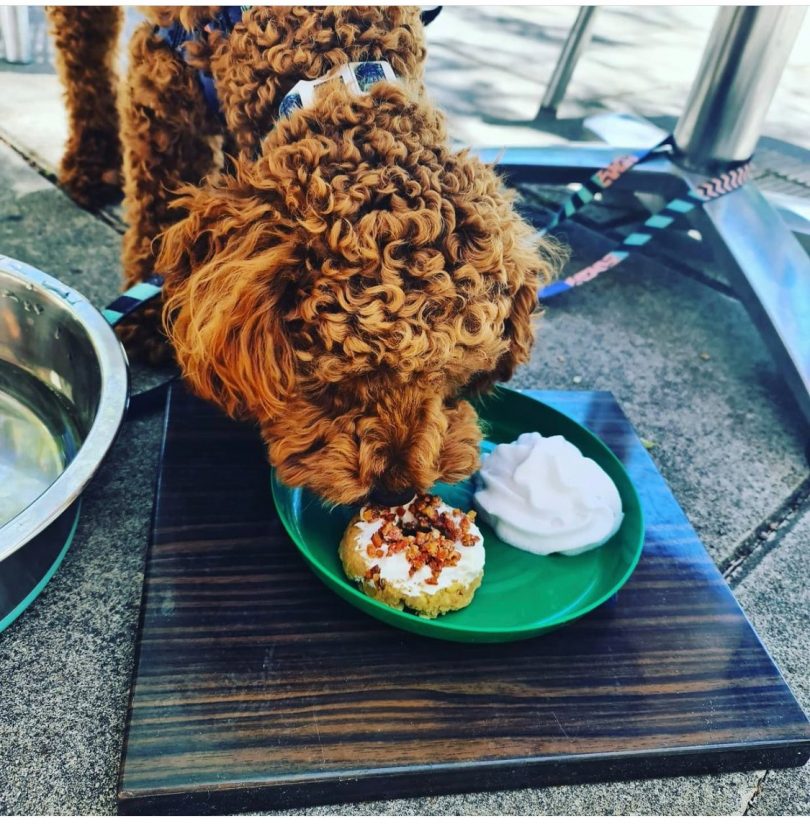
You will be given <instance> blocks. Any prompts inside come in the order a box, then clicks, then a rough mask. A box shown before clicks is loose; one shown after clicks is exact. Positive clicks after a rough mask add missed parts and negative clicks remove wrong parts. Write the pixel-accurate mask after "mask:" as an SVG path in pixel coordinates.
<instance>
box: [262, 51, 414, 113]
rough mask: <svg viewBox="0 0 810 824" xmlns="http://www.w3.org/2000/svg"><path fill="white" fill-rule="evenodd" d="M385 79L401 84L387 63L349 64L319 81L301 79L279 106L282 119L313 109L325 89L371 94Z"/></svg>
mask: <svg viewBox="0 0 810 824" xmlns="http://www.w3.org/2000/svg"><path fill="white" fill-rule="evenodd" d="M381 80H390V81H391V82H392V83H397V82H399V81H398V78H397V76H396V74H395V73H394V70H393V69H392V68H391V64H390V63H388V62H387V61H385V60H374V61H368V62H365V63H347V64H346V65H345V66H340V68H338V69H335V70H334V71H332V72H330V73H329V74H327V75H324V76H323V77H319V78H318V79H317V80H299V81H298V82H297V83H296V84H295V85H294V86H293V87H292V89H290V91H289V92H287V94H285V95H284V97H283V98H282V100H281V104H280V105H279V107H278V113H279V117H289V116H290V115H291V114H292V113H293V112H294V111H295V110H296V109H303V108H304V107H305V106H311V105H312V103H314V102H315V99H316V97H317V95H318V92H319V91H323V90H325V87H327V86H332V85H333V84H334V85H335V86H337V85H343V86H345V87H346V88H347V89H348V90H349V91H350V92H351V93H352V94H357V95H361V94H368V90H369V89H370V88H371V87H372V86H373V85H374V84H375V83H379V82H380V81H381Z"/></svg>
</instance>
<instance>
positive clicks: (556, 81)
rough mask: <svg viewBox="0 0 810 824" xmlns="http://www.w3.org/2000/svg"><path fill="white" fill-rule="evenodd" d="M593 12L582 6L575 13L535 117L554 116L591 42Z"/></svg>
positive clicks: (593, 9)
mask: <svg viewBox="0 0 810 824" xmlns="http://www.w3.org/2000/svg"><path fill="white" fill-rule="evenodd" d="M595 11H596V7H595V6H583V7H582V8H581V9H580V10H579V12H578V13H577V19H576V20H574V25H573V26H572V27H571V31H570V32H569V33H568V38H567V39H566V41H565V45H564V46H563V48H562V52H560V57H559V60H557V65H556V66H555V67H554V73H553V74H552V75H551V80H550V81H549V84H548V88H547V89H546V93H545V96H544V97H543V101H542V103H541V104H540V111H539V112H538V113H537V117H540V116H541V115H543V114H554V113H555V112H556V111H557V107H558V106H559V105H560V102H561V101H562V99H563V97H564V96H565V90H566V89H567V88H568V83H569V81H570V80H571V75H572V74H573V73H574V69H575V68H576V65H577V62H578V61H579V58H580V56H581V55H582V52H583V51H585V48H586V47H587V45H588V43H590V42H591V29H592V28H593V15H594V12H595Z"/></svg>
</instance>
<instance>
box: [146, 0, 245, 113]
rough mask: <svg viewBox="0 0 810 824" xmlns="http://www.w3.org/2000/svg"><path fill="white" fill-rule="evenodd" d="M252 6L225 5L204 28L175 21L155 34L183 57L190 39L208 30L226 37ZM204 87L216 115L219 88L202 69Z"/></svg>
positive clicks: (209, 103)
mask: <svg viewBox="0 0 810 824" xmlns="http://www.w3.org/2000/svg"><path fill="white" fill-rule="evenodd" d="M249 8H251V7H250V6H225V7H224V8H223V9H222V10H221V11H219V12H217V13H216V14H215V15H214V17H212V18H211V20H210V21H209V22H208V23H206V25H205V26H204V27H203V28H202V29H194V30H193V31H187V30H186V29H184V28H183V27H182V26H181V25H180V23H179V22H177V21H175V22H174V23H173V24H172V25H171V26H155V34H156V35H157V36H158V37H160V38H161V40H163V41H164V42H165V43H166V44H168V45H169V47H171V48H172V49H174V51H176V52H177V53H178V54H179V55H180V56H181V57H183V59H185V54H184V50H183V46H184V44H185V43H188V42H190V41H199V40H201V39H202V38H203V37H205V35H206V34H207V33H208V32H212V31H221V32H222V33H223V34H224V35H225V36H226V37H227V35H229V34H230V33H231V31H233V27H234V26H235V25H236V24H237V23H240V22H241V20H242V13H243V12H245V11H247V10H248V9H249ZM197 76H198V77H199V80H200V86H201V87H202V91H203V97H204V98H205V104H206V106H208V110H209V111H210V112H211V113H212V114H215V115H218V114H219V112H220V109H219V98H218V97H217V89H216V86H215V85H214V78H213V76H212V75H211V74H209V73H208V72H204V71H203V70H202V69H200V70H199V71H198V72H197Z"/></svg>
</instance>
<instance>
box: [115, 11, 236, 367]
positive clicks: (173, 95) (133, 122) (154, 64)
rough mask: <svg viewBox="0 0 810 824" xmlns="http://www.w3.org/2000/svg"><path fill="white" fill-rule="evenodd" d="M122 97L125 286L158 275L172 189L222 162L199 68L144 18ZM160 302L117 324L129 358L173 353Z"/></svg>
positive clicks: (171, 214) (157, 358)
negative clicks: (157, 259)
mask: <svg viewBox="0 0 810 824" xmlns="http://www.w3.org/2000/svg"><path fill="white" fill-rule="evenodd" d="M129 66H130V67H129V74H128V77H127V82H126V86H125V88H124V90H123V94H122V97H121V137H122V143H123V150H124V209H125V213H126V218H127V222H128V228H127V232H126V235H125V236H124V246H123V268H124V285H125V286H127V287H129V286H131V285H133V284H134V283H137V282H138V281H141V280H143V279H144V278H147V277H149V276H150V275H152V274H153V273H154V263H155V256H156V251H157V243H156V238H157V236H158V235H159V234H160V233H161V232H162V231H163V230H164V229H166V228H168V227H169V226H170V225H171V224H172V223H174V222H175V221H176V220H177V219H178V217H180V215H179V214H178V212H177V210H176V209H174V208H173V207H172V198H173V192H174V190H176V189H177V187H178V186H180V185H182V184H183V183H199V182H200V181H201V180H202V179H203V178H204V177H205V176H206V175H207V174H208V173H209V172H211V171H212V170H213V169H214V168H216V167H217V166H218V165H220V164H221V151H220V148H219V147H220V145H221V140H222V138H221V134H220V125H219V123H218V121H217V118H216V116H215V115H213V114H212V113H210V112H209V111H208V109H207V107H206V105H205V100H204V98H203V95H202V90H201V88H200V85H199V81H198V78H197V75H196V71H195V70H194V69H192V68H191V67H190V66H188V65H187V64H186V63H185V62H184V61H183V59H182V58H181V57H180V55H178V54H177V53H176V52H175V51H173V50H172V49H171V48H170V47H169V46H168V45H167V44H166V43H165V42H164V41H162V40H161V39H160V38H158V37H157V36H156V35H155V34H154V33H153V27H152V26H151V25H150V24H148V23H145V24H143V25H142V26H141V27H140V28H139V29H138V30H137V31H136V32H135V34H134V35H133V39H132V43H131V46H130V59H129ZM160 312H161V307H160V306H159V305H158V304H156V303H155V304H150V305H148V306H147V307H145V308H144V309H143V310H141V311H140V312H139V313H136V314H134V315H133V316H132V319H131V320H130V321H128V322H126V323H123V324H121V326H120V327H119V330H120V334H121V338H122V340H123V341H124V343H125V345H126V347H127V349H128V351H129V352H130V354H131V355H134V356H135V357H139V358H141V359H145V360H147V361H150V362H152V363H158V362H161V361H165V360H167V359H168V358H169V357H170V348H169V344H168V342H167V340H166V338H165V336H164V335H163V332H162V327H161V321H160Z"/></svg>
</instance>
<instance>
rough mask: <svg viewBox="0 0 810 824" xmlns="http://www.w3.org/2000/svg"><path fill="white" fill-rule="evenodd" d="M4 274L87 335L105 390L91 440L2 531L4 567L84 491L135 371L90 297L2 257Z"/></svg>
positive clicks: (113, 434)
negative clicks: (48, 301)
mask: <svg viewBox="0 0 810 824" xmlns="http://www.w3.org/2000/svg"><path fill="white" fill-rule="evenodd" d="M0 272H3V274H6V275H10V276H11V277H12V278H15V279H17V280H19V281H20V283H21V284H25V283H28V284H32V283H33V284H34V285H35V286H36V287H38V288H39V289H41V290H43V291H46V292H48V293H50V296H51V297H52V298H53V299H55V300H57V301H58V302H60V303H61V304H62V306H63V308H64V310H65V311H66V312H67V313H68V314H70V315H72V316H73V317H74V318H75V319H76V320H77V321H78V322H79V324H80V325H81V326H82V328H83V329H85V330H86V332H87V336H88V338H89V340H90V344H91V345H92V347H93V351H94V353H95V356H96V359H97V363H98V367H99V372H100V375H101V385H100V391H99V400H98V408H97V410H96V414H95V417H94V418H93V423H92V425H91V427H90V430H89V432H88V433H87V437H86V438H85V439H84V441H83V443H82V445H81V446H80V447H79V450H78V452H77V453H76V456H75V457H74V458H73V460H72V461H71V462H70V463H69V464H68V465H67V467H66V468H65V469H64V471H63V472H62V473H61V474H60V475H59V477H57V479H56V480H55V481H54V482H53V483H52V484H51V485H50V486H49V487H48V488H47V489H46V490H45V491H44V492H43V493H42V494H41V495H40V496H39V497H38V498H36V499H34V500H33V501H32V502H31V503H30V504H29V505H28V506H27V507H26V508H25V509H23V510H22V511H21V512H20V513H18V514H17V515H15V516H14V517H13V518H12V519H11V520H10V521H8V522H7V523H6V524H4V525H3V526H0V561H4V560H5V559H6V558H9V557H10V556H11V555H13V554H14V553H15V552H17V551H18V550H19V549H21V548H22V547H23V546H25V545H26V544H27V543H28V542H29V541H30V540H31V539H33V538H34V537H35V536H36V535H38V534H39V533H40V532H42V530H44V529H45V528H46V527H48V526H49V525H50V524H51V523H53V521H55V520H56V518H58V517H59V516H60V515H61V514H62V513H63V512H64V511H65V510H66V509H67V508H68V507H69V506H70V505H71V504H72V503H73V502H74V501H76V499H77V498H78V497H79V496H80V495H81V493H82V492H83V491H84V488H85V487H86V486H87V484H88V483H89V481H90V479H91V478H92V477H93V475H95V473H96V471H97V470H98V467H99V465H100V464H101V462H102V460H103V459H104V457H105V456H106V455H107V452H108V451H109V449H110V447H111V446H112V444H113V442H114V441H115V438H116V436H117V434H118V431H119V429H120V427H121V423H122V421H123V419H124V413H125V412H126V409H127V403H128V400H129V366H128V363H127V359H126V355H125V354H124V349H123V347H122V346H121V344H120V343H119V341H118V338H117V337H116V336H115V333H114V332H113V330H112V327H111V326H110V325H109V324H108V323H107V321H106V320H105V319H104V316H103V315H102V314H101V312H99V311H98V309H96V308H95V306H93V304H92V303H90V301H89V300H87V298H86V297H84V295H82V294H81V293H80V292H77V291H76V290H75V289H73V288H72V287H70V286H67V285H66V284H64V283H62V282H61V281H59V280H57V279H56V278H54V277H52V276H51V275H48V274H46V273H45V272H42V271H41V270H39V269H37V268H35V267H34V266H31V265H29V264H27V263H23V262H22V261H19V260H15V259H14V258H10V257H7V256H6V255H2V254H0Z"/></svg>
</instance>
